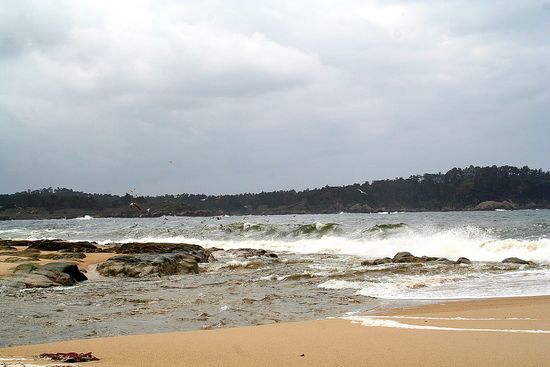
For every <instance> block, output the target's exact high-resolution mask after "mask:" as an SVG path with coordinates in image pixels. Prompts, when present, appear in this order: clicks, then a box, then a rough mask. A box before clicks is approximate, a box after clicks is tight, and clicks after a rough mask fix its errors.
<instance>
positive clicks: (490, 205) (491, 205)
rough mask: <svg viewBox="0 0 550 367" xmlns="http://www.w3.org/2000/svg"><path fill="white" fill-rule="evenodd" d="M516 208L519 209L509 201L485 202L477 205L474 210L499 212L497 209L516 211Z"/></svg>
mask: <svg viewBox="0 0 550 367" xmlns="http://www.w3.org/2000/svg"><path fill="white" fill-rule="evenodd" d="M516 207H517V206H516V204H514V203H512V202H511V201H508V200H505V201H483V202H481V203H479V204H477V205H476V206H475V208H474V209H475V210H497V209H504V210H512V209H515V208H516Z"/></svg>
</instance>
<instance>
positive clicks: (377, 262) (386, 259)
mask: <svg viewBox="0 0 550 367" xmlns="http://www.w3.org/2000/svg"><path fill="white" fill-rule="evenodd" d="M391 262H392V259H390V258H389V257H383V258H381V259H374V260H364V261H362V262H361V265H366V266H371V265H382V264H389V263H391Z"/></svg>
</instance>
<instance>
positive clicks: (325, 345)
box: [0, 297, 550, 367]
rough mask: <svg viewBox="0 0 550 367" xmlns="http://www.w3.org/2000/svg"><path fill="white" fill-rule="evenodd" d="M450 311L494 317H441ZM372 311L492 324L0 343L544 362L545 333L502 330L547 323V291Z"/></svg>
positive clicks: (202, 359)
mask: <svg viewBox="0 0 550 367" xmlns="http://www.w3.org/2000/svg"><path fill="white" fill-rule="evenodd" d="M403 316H404V317H406V318H402V317H403ZM457 317H461V318H468V319H472V318H475V319H488V318H491V319H498V320H447V319H449V318H457ZM510 318H522V319H526V318H528V319H530V320H517V319H510ZM374 319H375V320H385V321H388V320H389V321H392V322H400V323H406V324H407V325H413V326H414V325H420V326H423V325H431V326H439V327H452V328H456V327H458V328H463V327H467V328H490V329H497V330H496V331H458V330H418V329H403V328H391V327H366V326H362V325H360V324H358V323H352V322H351V321H348V320H342V319H333V320H321V321H305V322H297V323H285V324H276V325H264V326H253V327H244V328H233V329H218V330H204V331H192V332H180V333H166V334H151V335H135V336H124V337H114V338H100V339H88V340H75V341H68V342H61V343H52V344H44V345H31V346H18V347H11V348H2V349H0V356H1V357H4V358H5V357H9V356H32V355H37V354H39V353H44V352H69V351H76V352H92V353H93V354H94V355H96V356H97V357H99V358H101V360H100V361H98V362H88V363H80V364H79V365H81V366H85V365H89V366H112V367H117V366H148V367H150V366H550V333H536V334H535V333H525V332H513V333H512V332H504V330H509V329H510V328H512V329H516V330H535V329H536V330H545V331H550V321H549V320H550V297H530V298H514V299H492V300H482V301H467V302H452V303H448V304H439V305H430V306H422V307H415V308H405V309H394V310H391V311H389V312H386V313H385V314H384V315H382V314H380V315H377V317H376V318H374ZM371 320H372V319H371ZM401 326H402V325H401ZM144 332H147V330H144ZM0 361H1V359H0ZM28 363H35V364H42V365H43V364H44V362H28Z"/></svg>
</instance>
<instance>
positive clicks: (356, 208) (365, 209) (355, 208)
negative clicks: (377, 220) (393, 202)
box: [346, 204, 374, 213]
mask: <svg viewBox="0 0 550 367" xmlns="http://www.w3.org/2000/svg"><path fill="white" fill-rule="evenodd" d="M346 211H347V212H348V213H372V212H373V211H374V209H372V208H371V207H370V206H369V205H368V204H353V205H352V206H350V207H349V208H348V209H347V210H346Z"/></svg>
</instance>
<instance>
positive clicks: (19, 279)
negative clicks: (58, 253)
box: [2, 262, 88, 288]
mask: <svg viewBox="0 0 550 367" xmlns="http://www.w3.org/2000/svg"><path fill="white" fill-rule="evenodd" d="M87 279H88V278H87V277H86V275H84V274H83V273H81V272H80V270H78V267H77V266H76V265H75V264H73V263H65V262H55V263H49V264H45V265H36V264H32V263H26V264H21V265H19V266H17V267H16V268H15V269H14V271H13V276H12V277H10V278H7V279H3V280H2V283H3V284H5V285H8V286H15V287H19V288H46V287H54V286H71V285H74V284H75V283H77V282H82V281H84V280H87Z"/></svg>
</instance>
